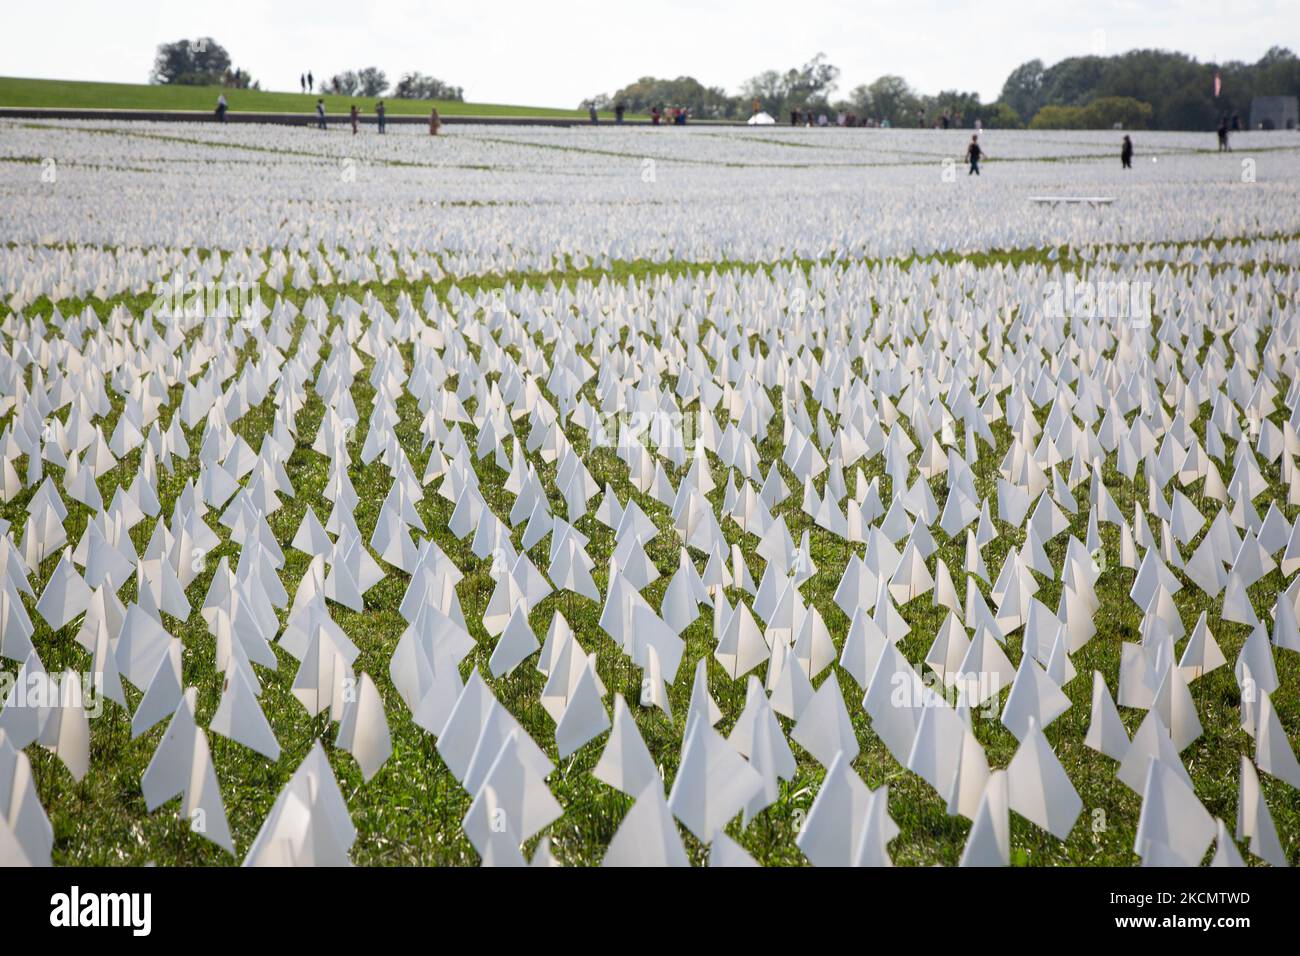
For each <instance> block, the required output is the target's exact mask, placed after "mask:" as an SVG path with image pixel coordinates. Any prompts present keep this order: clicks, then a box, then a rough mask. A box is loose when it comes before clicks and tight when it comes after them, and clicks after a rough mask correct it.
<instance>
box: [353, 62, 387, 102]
mask: <svg viewBox="0 0 1300 956" xmlns="http://www.w3.org/2000/svg"><path fill="white" fill-rule="evenodd" d="M357 83H358V85H359V86H360V88H361V95H362V96H383V95H384V93H385V92H386V91H387V90H388V77H387V76H385V75H384V71H383V70H381V69H380V68H379V67H377V66H368V67H366V68H365V69H362V70H357Z"/></svg>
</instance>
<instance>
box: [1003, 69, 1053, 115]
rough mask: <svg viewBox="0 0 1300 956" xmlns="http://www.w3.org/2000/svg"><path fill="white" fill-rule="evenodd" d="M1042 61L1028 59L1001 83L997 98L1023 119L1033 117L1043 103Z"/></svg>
mask: <svg viewBox="0 0 1300 956" xmlns="http://www.w3.org/2000/svg"><path fill="white" fill-rule="evenodd" d="M1042 97H1043V61H1042V60H1030V61H1029V62H1028V63H1022V64H1020V66H1018V67H1016V68H1015V69H1014V70H1012V71H1011V75H1010V76H1008V77H1007V81H1006V82H1005V83H1003V84H1002V95H1001V96H1000V97H999V100H1000V101H1001V102H1003V103H1006V104H1007V105H1008V106H1010V107H1011V108H1012V109H1013V110H1015V111H1016V112H1017V113H1018V114H1020V116H1022V117H1024V118H1025V119H1033V116H1034V114H1035V113H1037V112H1038V108H1039V107H1040V106H1042V105H1043V100H1042Z"/></svg>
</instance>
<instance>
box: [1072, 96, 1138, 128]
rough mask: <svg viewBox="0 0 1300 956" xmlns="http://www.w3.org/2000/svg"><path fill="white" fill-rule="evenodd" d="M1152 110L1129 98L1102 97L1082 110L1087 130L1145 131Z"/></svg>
mask: <svg viewBox="0 0 1300 956" xmlns="http://www.w3.org/2000/svg"><path fill="white" fill-rule="evenodd" d="M1152 113H1153V110H1152V109H1151V104H1150V103H1143V102H1142V101H1141V100H1135V99H1133V98H1132V97H1131V96H1102V97H1099V98H1098V99H1095V100H1093V101H1092V102H1091V103H1089V104H1088V105H1087V106H1085V107H1084V108H1083V120H1084V123H1085V124H1086V125H1087V127H1088V128H1089V129H1114V128H1115V127H1116V126H1119V127H1121V128H1123V129H1146V128H1147V127H1148V126H1149V125H1150V123H1151V116H1152Z"/></svg>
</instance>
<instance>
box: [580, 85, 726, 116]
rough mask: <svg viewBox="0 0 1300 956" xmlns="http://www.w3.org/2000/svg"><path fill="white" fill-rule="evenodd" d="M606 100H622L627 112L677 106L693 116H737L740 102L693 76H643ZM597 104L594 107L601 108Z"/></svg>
mask: <svg viewBox="0 0 1300 956" xmlns="http://www.w3.org/2000/svg"><path fill="white" fill-rule="evenodd" d="M605 101H606V103H610V102H613V103H622V104H623V105H624V107H626V108H627V110H628V111H629V112H632V113H645V112H648V111H649V110H650V109H652V108H654V107H656V106H660V107H675V106H680V107H682V108H684V109H686V110H688V111H689V112H690V114H691V115H692V116H701V117H710V118H714V119H725V118H729V117H732V116H735V115H737V113H738V110H739V103H737V101H736V100H734V99H733V98H732V97H729V96H727V93H726V91H725V90H722V89H720V88H718V87H710V86H705V85H704V84H703V83H701V82H700V81H699V80H697V79H695V77H693V76H679V77H677V79H675V80H669V79H659V78H656V77H653V76H643V77H641V78H640V79H639V80H637V81H636V82H635V83H629V84H628V85H627V86H625V87H623V88H622V89H621V90H618V91H617V92H616V93H614V94H613V96H610V97H606V98H605ZM591 102H592V101H591V100H584V101H583V103H582V108H583V109H586V107H587V106H588V105H590V103H591ZM604 108H605V107H604V106H601V105H599V104H598V105H597V109H604Z"/></svg>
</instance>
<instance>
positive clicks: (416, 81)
mask: <svg viewBox="0 0 1300 956" xmlns="http://www.w3.org/2000/svg"><path fill="white" fill-rule="evenodd" d="M393 96H394V97H396V98H397V99H399V100H455V101H457V102H460V101H462V100H464V99H465V91H464V90H463V89H462V88H461V87H459V86H452V85H451V84H449V83H444V82H443V81H442V80H439V79H437V78H436V77H432V76H425V75H424V74H423V73H418V72H417V73H403V74H402V78H401V79H399V80H398V81H397V85H396V86H395V87H393Z"/></svg>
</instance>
